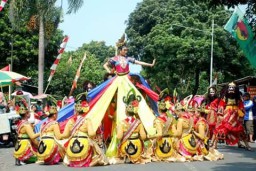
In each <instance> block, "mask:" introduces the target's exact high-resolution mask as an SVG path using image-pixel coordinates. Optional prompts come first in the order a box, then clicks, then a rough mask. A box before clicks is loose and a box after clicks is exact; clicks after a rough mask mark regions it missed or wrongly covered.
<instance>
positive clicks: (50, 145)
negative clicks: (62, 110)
mask: <svg viewBox="0 0 256 171" xmlns="http://www.w3.org/2000/svg"><path fill="white" fill-rule="evenodd" d="M47 114H48V120H47V121H46V122H44V123H43V124H42V125H41V128H40V142H39V146H38V152H37V157H38V163H43V164H49V165H53V164H57V163H58V162H59V161H60V160H61V159H62V158H63V156H64V152H63V149H62V148H61V147H60V146H59V145H58V144H57V142H56V140H55V139H57V140H59V139H61V133H60V127H59V124H58V122H57V121H56V120H57V114H58V111H57V107H56V106H55V105H53V104H52V105H50V107H49V111H48V112H47Z"/></svg>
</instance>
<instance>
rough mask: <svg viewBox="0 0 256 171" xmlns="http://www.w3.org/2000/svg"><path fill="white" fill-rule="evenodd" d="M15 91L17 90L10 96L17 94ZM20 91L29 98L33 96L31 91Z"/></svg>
mask: <svg viewBox="0 0 256 171" xmlns="http://www.w3.org/2000/svg"><path fill="white" fill-rule="evenodd" d="M17 92H18V91H15V92H13V93H12V96H17ZM22 93H23V95H25V96H28V97H29V98H33V95H32V94H31V93H29V92H26V91H22Z"/></svg>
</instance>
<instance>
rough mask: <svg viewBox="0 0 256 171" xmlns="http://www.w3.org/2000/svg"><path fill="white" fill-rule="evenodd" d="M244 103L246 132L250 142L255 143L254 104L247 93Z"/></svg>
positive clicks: (244, 95) (244, 96)
mask: <svg viewBox="0 0 256 171" xmlns="http://www.w3.org/2000/svg"><path fill="white" fill-rule="evenodd" d="M243 102H244V109H245V115H244V125H245V129H246V132H247V134H248V137H249V142H250V143H254V141H253V135H254V129H253V112H252V108H253V102H252V100H251V96H250V94H249V93H248V92H245V93H244V94H243Z"/></svg>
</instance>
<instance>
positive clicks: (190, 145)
mask: <svg viewBox="0 0 256 171" xmlns="http://www.w3.org/2000/svg"><path fill="white" fill-rule="evenodd" d="M177 150H178V151H179V153H180V154H182V155H183V156H184V157H190V156H194V155H195V154H196V153H197V142H196V137H195V135H193V134H187V135H185V136H183V137H182V138H181V139H180V141H179V147H178V149H177Z"/></svg>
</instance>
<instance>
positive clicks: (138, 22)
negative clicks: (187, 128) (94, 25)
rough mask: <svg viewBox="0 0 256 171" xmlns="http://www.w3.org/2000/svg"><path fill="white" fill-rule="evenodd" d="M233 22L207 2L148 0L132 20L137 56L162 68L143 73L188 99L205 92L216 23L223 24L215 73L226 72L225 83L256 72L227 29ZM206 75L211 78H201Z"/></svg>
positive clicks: (129, 29) (219, 26)
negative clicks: (204, 83)
mask: <svg viewBox="0 0 256 171" xmlns="http://www.w3.org/2000/svg"><path fill="white" fill-rule="evenodd" d="M229 17H230V12H229V11H226V10H225V9H224V8H216V9H215V10H212V11H210V10H208V6H207V4H205V3H198V4H196V3H194V2H192V1H183V0H175V1H173V0H167V1H166V0H158V1H154V0H145V1H143V2H141V3H139V4H138V5H137V7H136V10H135V11H134V12H133V13H131V14H130V16H129V19H128V21H127V25H128V26H127V29H126V33H127V35H128V38H129V39H128V40H129V46H130V49H131V53H132V54H135V55H136V56H137V57H138V58H139V59H141V60H143V61H148V62H149V61H152V60H153V58H157V64H156V66H155V67H153V68H145V70H144V72H143V75H144V76H146V77H149V78H150V79H151V82H152V83H153V84H157V85H158V86H159V87H161V88H165V87H169V88H170V89H174V88H175V87H176V88H177V89H178V92H179V93H180V94H183V95H187V94H191V93H193V94H196V93H204V92H198V90H200V91H201V90H202V88H200V87H199V85H200V83H201V82H202V81H203V82H205V81H208V85H209V75H210V74H209V73H210V71H209V70H210V69H209V68H210V56H211V55H210V52H211V22H212V19H214V21H215V23H216V24H217V25H216V26H214V27H215V31H214V61H213V64H214V65H213V68H214V71H215V72H220V73H222V75H223V76H224V80H225V81H230V80H233V79H235V78H239V77H241V76H245V75H246V74H251V73H252V72H253V70H252V68H251V66H250V65H249V63H248V61H247V60H246V59H245V57H244V55H243V54H242V53H241V51H240V50H239V48H238V46H237V43H236V42H235V40H234V39H233V38H231V36H230V34H229V33H227V32H225V31H224V29H223V25H224V24H225V23H226V22H227V21H228V19H229ZM178 25H181V26H184V27H179V26H178ZM191 28H194V29H191ZM196 29H197V30H196ZM203 73H204V75H205V73H206V76H205V77H201V74H203ZM206 88H207V87H205V90H206Z"/></svg>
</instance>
